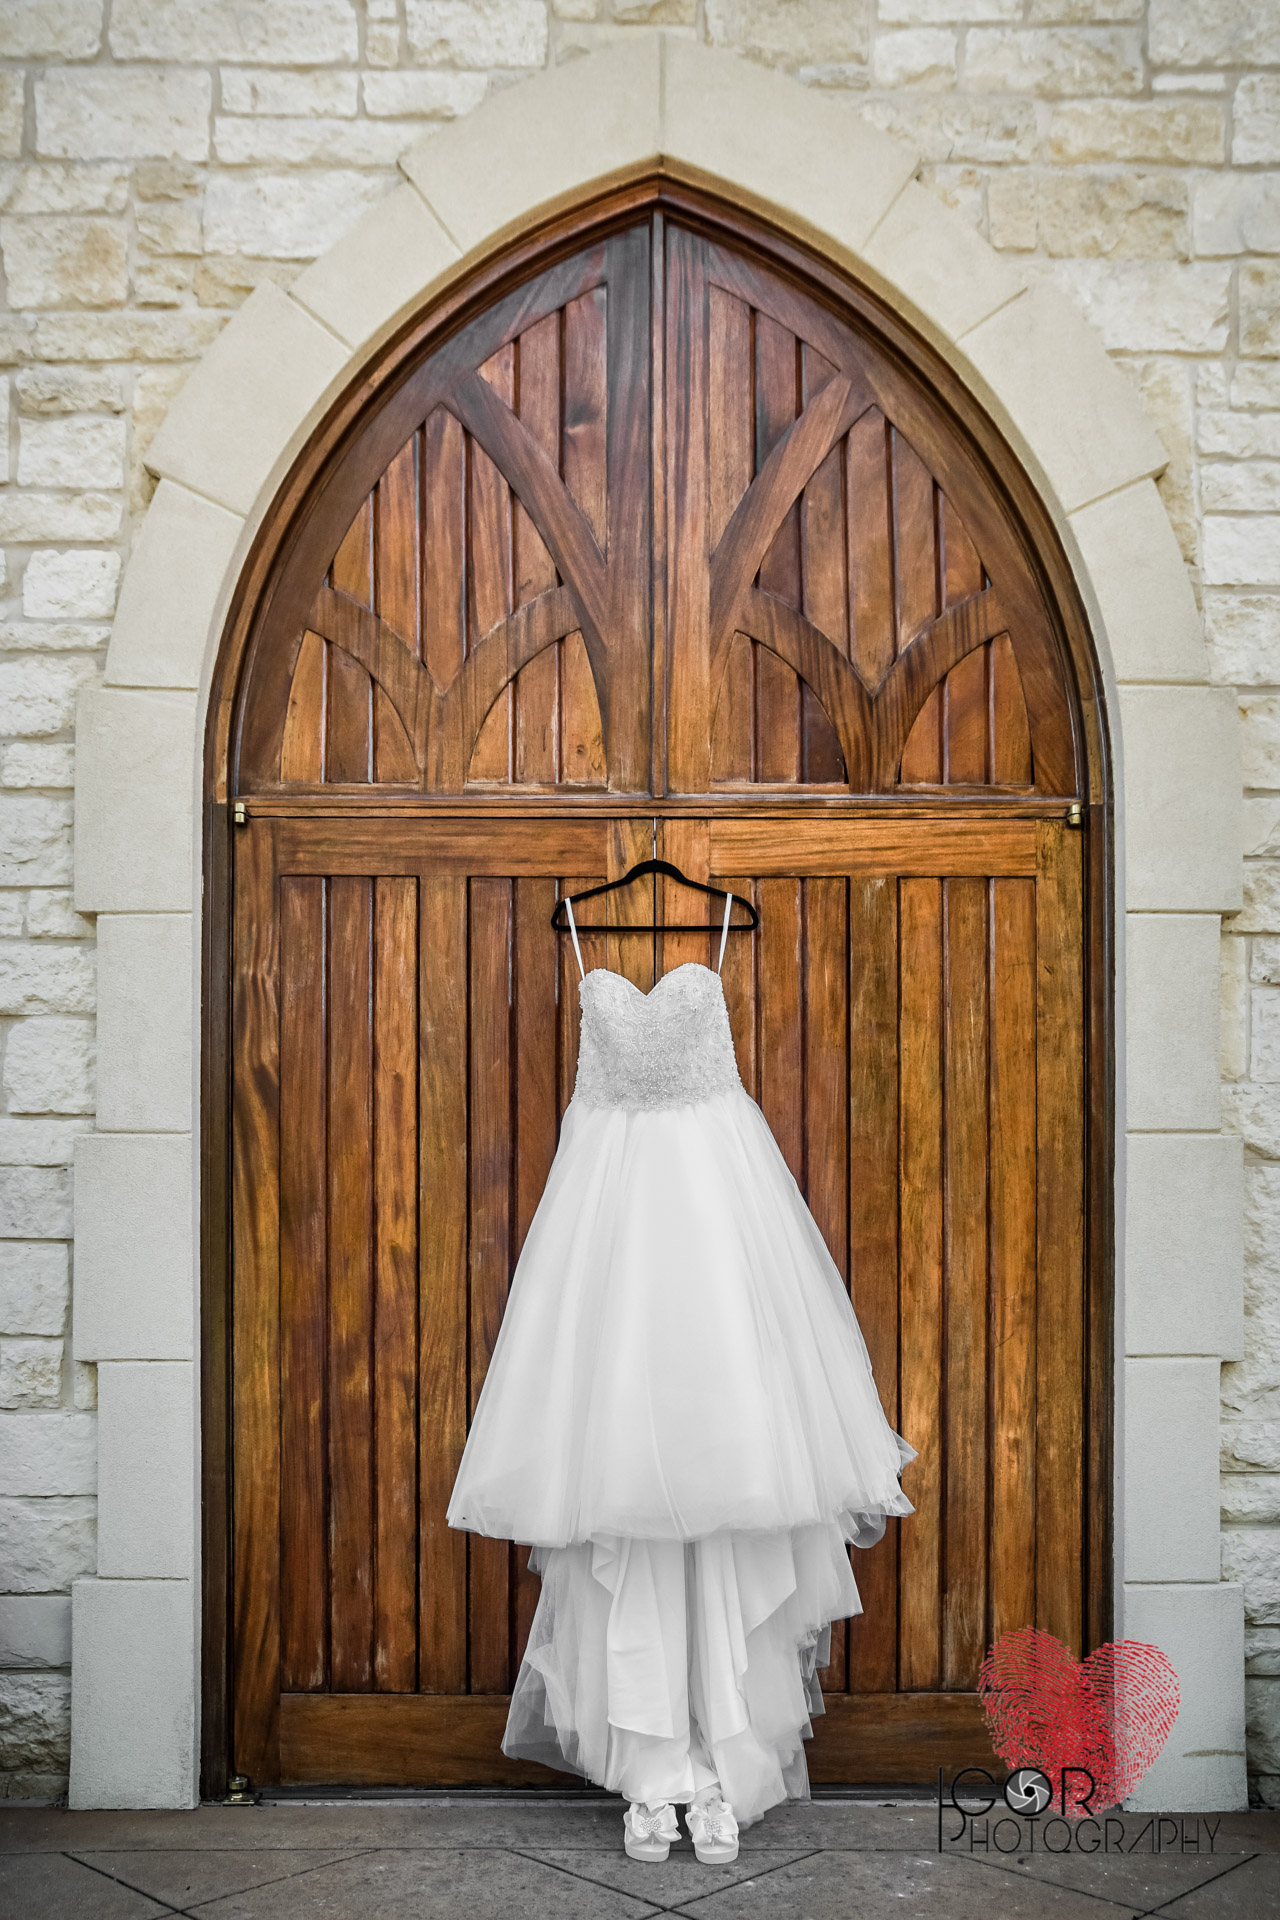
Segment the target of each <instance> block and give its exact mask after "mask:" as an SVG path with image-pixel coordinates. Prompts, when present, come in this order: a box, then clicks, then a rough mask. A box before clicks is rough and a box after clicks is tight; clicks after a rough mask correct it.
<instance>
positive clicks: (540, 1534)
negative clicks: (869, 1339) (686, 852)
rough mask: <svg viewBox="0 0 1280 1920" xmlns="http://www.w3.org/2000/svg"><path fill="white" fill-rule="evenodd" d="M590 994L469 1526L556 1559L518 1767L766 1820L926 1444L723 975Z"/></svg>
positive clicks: (541, 1558) (792, 1784)
mask: <svg viewBox="0 0 1280 1920" xmlns="http://www.w3.org/2000/svg"><path fill="white" fill-rule="evenodd" d="M731 904H732V903H731V902H730V903H729V904H727V905H726V910H725V931H726V932H727V929H728V913H729V906H730V905H731ZM570 929H571V931H572V932H573V940H574V949H575V952H577V956H578V967H579V971H580V972H581V970H582V955H581V951H580V949H579V947H578V938H577V933H576V930H575V929H573V923H572V909H570ZM723 958H724V936H723V934H722V937H721V942H720V959H721V963H723ZM580 994H581V1002H582V1034H581V1042H580V1047H579V1053H578V1077H577V1084H576V1086H575V1089H574V1096H573V1099H572V1100H571V1102H570V1104H569V1106H568V1108H567V1110H566V1112H565V1116H564V1123H563V1126H562V1129H561V1135H560V1144H559V1147H558V1149H557V1152H556V1156H555V1161H554V1163H553V1165H552V1168H551V1172H550V1175H549V1176H548V1179H547V1185H546V1190H545V1192H544V1194H543V1196H542V1200H541V1202H540V1204H539V1206H538V1210H537V1213H536V1214H535V1216H534V1219H533V1222H532V1225H531V1226H530V1229H529V1233H528V1237H527V1239H526V1242H525V1246H524V1249H523V1252H522V1253H521V1256H520V1260H519V1264H518V1265H517V1268H516V1272H515V1277H514V1279H513V1281H512V1286H511V1295H510V1299H509V1301H508V1304H507V1309H506V1314H505V1317H504V1319H503V1322H502V1327H501V1330H500V1332H499V1335H498V1339H497V1342H496V1344H495V1347H494V1351H493V1357H492V1359H491V1361H490V1364H489V1371H488V1374H487V1377H486V1379H485V1383H484V1388H483V1391H482V1393H481V1395H480V1401H479V1404H478V1406H477V1408H476V1413H475V1418H474V1420H473V1422H472V1425H471V1432H470V1434H469V1436H468V1439H467V1444H466V1449H465V1451H464V1453H463V1456H462V1462H461V1465H460V1467H459V1469H458V1477H457V1480H456V1482H455V1485H454V1489H453V1495H452V1498H451V1500H450V1503H449V1513H448V1518H449V1524H450V1525H451V1526H454V1527H460V1528H465V1529H468V1530H469V1531H471V1532H473V1533H482V1534H491V1535H495V1536H497V1537H499V1538H502V1539H509V1540H518V1541H523V1542H527V1543H529V1544H530V1545H532V1546H533V1548H534V1552H533V1554H532V1555H531V1556H530V1565H531V1567H532V1568H533V1569H534V1571H535V1572H537V1573H538V1574H540V1576H541V1580H542V1592H541V1596H540V1598H539V1601H538V1606H537V1611H536V1613H535V1615H534V1620H533V1625H532V1629H531V1632H530V1635H529V1644H528V1650H527V1652H526V1654H525V1658H524V1661H523V1663H522V1665H521V1668H520V1673H519V1676H518V1679H517V1682H516V1687H515V1691H514V1694H513V1696H512V1701H511V1710H510V1714H509V1717H508V1721H507V1729H506V1733H505V1735H504V1738H503V1743H502V1744H503V1751H504V1752H505V1753H507V1754H509V1755H512V1756H516V1755H518V1756H521V1757H523V1758H529V1759H534V1760H541V1761H544V1762H546V1763H547V1764H548V1765H550V1766H553V1767H558V1768H561V1769H564V1768H566V1767H567V1768H570V1769H572V1770H574V1771H576V1772H579V1773H582V1774H585V1775H586V1776H587V1778H588V1779H591V1780H593V1781H595V1782H596V1783H597V1784H599V1785H601V1786H604V1787H605V1788H607V1789H610V1790H612V1791H616V1792H619V1793H621V1794H623V1795H624V1796H625V1797H626V1798H628V1799H630V1800H638V1801H645V1802H648V1803H650V1804H657V1803H658V1802H660V1801H664V1800H670V1801H675V1802H683V1801H688V1800H691V1799H692V1798H693V1796H694V1794H695V1793H696V1792H698V1790H699V1789H700V1788H702V1787H705V1786H709V1785H711V1784H712V1783H713V1782H714V1781H716V1780H718V1782H719V1785H720V1788H721V1790H722V1792H723V1794H724V1797H725V1798H726V1799H727V1800H728V1801H730V1802H731V1803H732V1805H733V1808H734V1811H735V1813H736V1814H737V1817H738V1821H739V1823H740V1824H741V1825H746V1824H747V1823H749V1822H750V1821H752V1820H756V1819H759V1817H760V1816H761V1814H763V1813H764V1812H765V1811H766V1809H767V1808H769V1807H771V1806H773V1805H775V1804H776V1803H777V1802H779V1801H781V1800H784V1799H787V1798H803V1797H805V1796H807V1794H808V1771H807V1768H806V1766H805V1759H804V1749H803V1745H802V1742H803V1740H804V1739H805V1738H806V1737H808V1736H809V1735H810V1734H811V1732H812V1727H811V1724H810V1722H811V1719H812V1717H813V1715H814V1714H817V1713H821V1712H822V1696H821V1692H820V1690H819V1687H818V1683H817V1679H816V1674H817V1670H818V1668H819V1667H821V1666H824V1665H825V1664H826V1662H827V1659H828V1658H829V1646H830V1623H831V1621H832V1620H836V1619H841V1618H843V1617H844V1616H846V1615H848V1614H856V1613H860V1612H861V1610H862V1609H861V1602H860V1601H859V1599H858V1591H857V1588H856V1586H855V1585H854V1581H853V1575H852V1573H851V1571H850V1567H849V1556H848V1552H847V1548H846V1542H849V1541H853V1542H855V1543H856V1544H857V1545H859V1546H871V1545H873V1544H874V1543H875V1541H877V1540H878V1539H879V1538H880V1536H881V1534H882V1533H883V1532H884V1525H885V1516H886V1514H907V1513H910V1512H911V1511H912V1507H911V1503H910V1501H909V1500H908V1499H907V1498H906V1496H905V1494H904V1493H903V1492H902V1489H901V1486H900V1485H899V1479H898V1476H899V1474H900V1473H901V1470H902V1468H903V1466H904V1465H905V1463H906V1462H907V1461H909V1460H911V1459H914V1457H915V1454H914V1450H913V1449H912V1448H911V1447H909V1446H908V1445H907V1443H906V1442H905V1441H904V1440H902V1439H900V1438H899V1437H898V1435H897V1434H895V1433H894V1431H893V1430H892V1428H891V1427H890V1426H889V1424H888V1422H887V1420H886V1419H885V1416H884V1413H883V1411H882V1409H881V1406H880V1401H879V1398H878V1396H877V1393H876V1388H875V1383H874V1381H873V1379H872V1375H871V1365H870V1361H869V1359H868V1356H867V1349H866V1344H865V1342H864V1341H863V1338H862V1334H861V1331H860V1329H859V1327H858V1323H857V1320H856V1318H855V1316H854V1312H853V1308H852V1305H851V1304H850V1300H849V1296H848V1294H847V1292H846V1291H845V1287H844V1282H843V1281H842V1279H841V1277H840V1274H839V1271H838V1270H837V1268H836V1266H835V1263H834V1262H833V1260H832V1259H831V1256H830V1254H829V1253H828V1251H827V1247H826V1244H825V1242H824V1240H823V1238H822V1235H821V1233H820V1232H819V1230H818V1227H817V1225H816V1223H815V1221H814V1219H813V1217H812V1215H811V1214H810V1212H809V1210H808V1208H807V1207H806V1206H805V1203H804V1199H803V1197H802V1196H801V1193H800V1190H799V1188H798V1187H797V1185H796V1183H795V1180H794V1179H793V1178H792V1175H791V1172H790V1170H789V1168H788V1167H787V1164H786V1162H785V1160H784V1159H783V1157H782V1154H781V1152H780V1150H779V1148H778V1145H777V1143H776V1141H775V1140H774V1138H773V1135H772V1134H771V1133H770V1131H769V1128H768V1125H767V1123H766V1121H765V1119H764V1116H763V1114H762V1113H761V1111H760V1109H759V1107H758V1106H757V1105H756V1103H755V1101H754V1100H752V1098H751V1097H750V1095H749V1094H748V1093H747V1091H746V1089H745V1088H744V1087H743V1085H742V1083H741V1080H740V1079H739V1077H738V1069H737V1061H736V1059H735V1056H734V1049H733V1038H732V1035H731V1033H730V1029H729V1016H728V1011H727V1009H726V1006H725V1000H724V992H723V989H722V986H721V982H720V977H719V971H718V969H717V971H716V972H712V970H711V969H710V968H709V967H705V966H701V965H698V964H688V965H685V966H681V967H677V968H675V969H674V971H673V972H671V973H669V974H667V975H666V976H665V977H664V978H663V979H662V980H660V981H659V982H658V983H657V985H656V986H655V987H654V988H653V990H652V992H651V993H649V994H644V993H642V992H641V991H640V990H639V988H637V987H635V986H633V985H632V983H631V982H630V981H629V980H627V979H625V978H624V977H623V976H622V975H620V974H617V973H611V972H608V971H606V970H604V969H602V968H596V969H593V970H592V971H591V972H590V973H586V974H584V975H583V978H582V982H581V986H580Z"/></svg>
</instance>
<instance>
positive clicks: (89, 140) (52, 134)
mask: <svg viewBox="0 0 1280 1920" xmlns="http://www.w3.org/2000/svg"><path fill="white" fill-rule="evenodd" d="M35 102H36V151H37V152H38V153H40V154H42V155H45V156H47V157H48V158H50V159H56V160H107V159H110V160H117V159H119V160H134V159H139V158H141V157H142V156H144V155H153V154H154V155H157V156H159V157H161V158H172V159H176V160H203V159H205V157H206V156H207V154H208V152H209V113H210V109H211V107H212V105H213V83H212V81H211V79H210V77H209V75H208V74H207V73H195V72H191V71H189V70H184V69H182V68H180V67H167V68H166V67H122V66H110V67H85V68H75V67H54V68H52V69H51V70H50V71H49V72H48V73H46V74H45V75H44V76H43V77H42V78H40V79H37V81H36V85H35Z"/></svg>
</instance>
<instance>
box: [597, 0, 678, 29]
mask: <svg viewBox="0 0 1280 1920" xmlns="http://www.w3.org/2000/svg"><path fill="white" fill-rule="evenodd" d="M609 11H610V13H611V14H612V16H613V18H614V19H615V20H617V21H620V22H622V24H624V25H626V26H652V27H665V26H671V27H678V26H685V27H691V26H693V24H694V22H695V20H696V19H697V14H698V8H697V0H610V6H609Z"/></svg>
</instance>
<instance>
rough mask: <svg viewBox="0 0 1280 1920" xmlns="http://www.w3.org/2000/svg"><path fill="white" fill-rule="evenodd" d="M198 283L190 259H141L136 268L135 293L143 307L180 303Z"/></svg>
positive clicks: (134, 276) (168, 305) (134, 278)
mask: <svg viewBox="0 0 1280 1920" xmlns="http://www.w3.org/2000/svg"><path fill="white" fill-rule="evenodd" d="M194 285H195V267H194V265H193V263H192V262H191V261H190V260H147V259H140V260H139V261H138V263H137V266H136V267H135V268H134V274H133V297H134V300H135V301H136V302H137V304H138V306H140V307H179V306H181V305H182V304H183V302H184V301H185V300H186V299H187V297H188V296H189V295H190V293H191V292H192V290H193V287H194Z"/></svg>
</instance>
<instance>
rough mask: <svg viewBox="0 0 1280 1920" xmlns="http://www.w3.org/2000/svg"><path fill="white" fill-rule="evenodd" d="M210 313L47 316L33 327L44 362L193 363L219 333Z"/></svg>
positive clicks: (219, 321) (219, 322) (218, 319)
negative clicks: (121, 361) (138, 361)
mask: <svg viewBox="0 0 1280 1920" xmlns="http://www.w3.org/2000/svg"><path fill="white" fill-rule="evenodd" d="M222 326H223V319H222V316H221V314H214V313H95V314H87V313H85V314H58V315H56V316H55V315H50V316H48V317H47V318H45V319H42V320H39V321H37V323H36V329H35V336H34V346H35V352H36V354H37V355H38V356H39V357H40V358H41V359H43V360H55V361H57V360H194V359H196V358H197V357H198V356H199V355H200V354H202V353H203V352H204V351H205V349H206V347H208V346H209V344H210V342H211V341H212V340H214V339H215V338H216V337H217V335H218V334H219V333H220V332H221V331H222Z"/></svg>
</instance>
